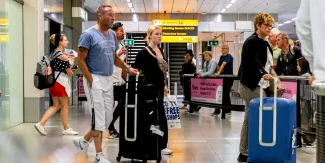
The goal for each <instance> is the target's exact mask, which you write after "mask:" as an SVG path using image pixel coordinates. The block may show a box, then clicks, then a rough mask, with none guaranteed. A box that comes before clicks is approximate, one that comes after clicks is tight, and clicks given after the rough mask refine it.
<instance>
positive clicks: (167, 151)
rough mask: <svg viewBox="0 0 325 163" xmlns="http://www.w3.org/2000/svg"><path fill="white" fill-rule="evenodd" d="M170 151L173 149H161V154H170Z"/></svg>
mask: <svg viewBox="0 0 325 163" xmlns="http://www.w3.org/2000/svg"><path fill="white" fill-rule="evenodd" d="M172 153H173V151H172V150H170V149H168V148H165V149H163V150H161V154H162V155H171V154H172Z"/></svg>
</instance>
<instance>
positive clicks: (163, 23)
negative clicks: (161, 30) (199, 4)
mask: <svg viewBox="0 0 325 163" xmlns="http://www.w3.org/2000/svg"><path fill="white" fill-rule="evenodd" d="M152 24H154V25H158V26H198V25H199V21H198V20H152Z"/></svg>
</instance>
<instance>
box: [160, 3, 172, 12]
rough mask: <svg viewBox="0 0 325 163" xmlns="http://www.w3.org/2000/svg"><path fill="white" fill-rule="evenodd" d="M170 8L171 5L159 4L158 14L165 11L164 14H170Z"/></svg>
mask: <svg viewBox="0 0 325 163" xmlns="http://www.w3.org/2000/svg"><path fill="white" fill-rule="evenodd" d="M172 6H173V5H172V4H161V5H159V12H160V13H163V12H164V11H166V13H171V8H172Z"/></svg>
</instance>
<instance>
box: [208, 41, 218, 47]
mask: <svg viewBox="0 0 325 163" xmlns="http://www.w3.org/2000/svg"><path fill="white" fill-rule="evenodd" d="M218 45H219V41H216V40H210V41H209V42H208V46H218Z"/></svg>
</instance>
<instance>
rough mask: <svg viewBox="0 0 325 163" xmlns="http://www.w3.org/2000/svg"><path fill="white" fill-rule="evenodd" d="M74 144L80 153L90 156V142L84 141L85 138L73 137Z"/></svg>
mask: <svg viewBox="0 0 325 163" xmlns="http://www.w3.org/2000/svg"><path fill="white" fill-rule="evenodd" d="M73 144H74V145H75V146H76V147H77V149H78V154H79V155H81V156H83V157H86V158H88V153H87V152H88V147H89V143H88V142H86V141H84V140H83V138H82V137H81V138H75V139H73Z"/></svg>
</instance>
